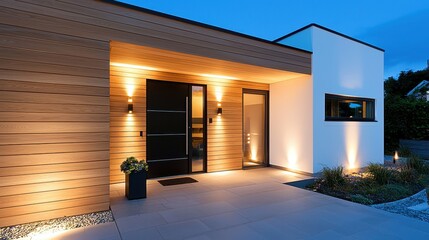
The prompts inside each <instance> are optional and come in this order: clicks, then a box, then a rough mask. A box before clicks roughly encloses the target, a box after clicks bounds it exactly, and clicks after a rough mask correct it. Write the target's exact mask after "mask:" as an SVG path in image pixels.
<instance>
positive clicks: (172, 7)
mask: <svg viewBox="0 0 429 240" xmlns="http://www.w3.org/2000/svg"><path fill="white" fill-rule="evenodd" d="M122 1H123V2H126V3H129V4H132V5H137V6H140V7H144V8H148V9H151V10H155V11H159V12H163V13H167V14H171V15H174V16H178V17H182V18H187V19H191V20H194V21H198V22H202V23H206V24H210V25H214V26H218V27H221V28H226V29H229V30H233V31H236V32H240V33H244V34H248V35H252V36H256V37H259V38H264V39H267V40H274V39H276V38H278V37H281V36H283V35H285V34H287V33H289V32H292V31H294V30H296V29H299V28H301V27H303V26H305V25H308V24H310V23H317V24H320V25H322V26H325V27H327V28H331V29H333V30H335V31H338V32H341V33H344V34H346V35H349V36H351V37H354V38H357V39H359V40H362V41H365V42H368V43H370V44H373V45H376V46H378V47H380V48H383V49H385V50H386V53H385V77H389V76H396V75H397V74H399V72H400V71H402V70H409V69H412V70H420V69H423V68H425V67H426V66H427V65H426V61H427V59H429V0H355V1H352V0H299V1H297V0H295V1H288V0H258V1H257V0H216V1H213V0H175V1H174V0H122Z"/></svg>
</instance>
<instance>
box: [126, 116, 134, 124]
mask: <svg viewBox="0 0 429 240" xmlns="http://www.w3.org/2000/svg"><path fill="white" fill-rule="evenodd" d="M126 124H127V126H134V115H133V114H127V117H126Z"/></svg>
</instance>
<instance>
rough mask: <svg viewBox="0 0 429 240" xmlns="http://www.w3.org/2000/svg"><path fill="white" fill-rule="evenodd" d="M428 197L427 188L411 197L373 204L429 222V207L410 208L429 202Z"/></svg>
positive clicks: (376, 206)
mask: <svg viewBox="0 0 429 240" xmlns="http://www.w3.org/2000/svg"><path fill="white" fill-rule="evenodd" d="M427 201H428V199H427V196H426V190H425V189H423V190H422V191H420V192H418V193H416V194H414V195H413V196H411V197H407V198H404V199H401V200H398V201H394V202H389V203H381V204H375V205H372V207H374V208H378V209H382V210H385V211H388V212H392V213H397V214H401V215H404V216H407V217H412V218H417V219H419V220H422V221H425V222H429V209H428V208H427V209H425V210H421V211H418V210H413V209H409V207H414V206H416V205H419V204H422V203H427Z"/></svg>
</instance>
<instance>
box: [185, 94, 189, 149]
mask: <svg viewBox="0 0 429 240" xmlns="http://www.w3.org/2000/svg"><path fill="white" fill-rule="evenodd" d="M188 118H189V114H188V97H186V127H185V131H186V132H185V135H186V139H185V141H186V155H188V151H189V145H188V144H189V139H188V134H189V133H188V126H189V122H188V121H189V119H188Z"/></svg>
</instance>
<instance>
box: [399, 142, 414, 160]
mask: <svg viewBox="0 0 429 240" xmlns="http://www.w3.org/2000/svg"><path fill="white" fill-rule="evenodd" d="M398 154H399V156H401V157H410V156H411V155H412V154H413V153H412V152H411V150H410V149H409V148H408V147H406V146H403V145H400V146H399V149H398Z"/></svg>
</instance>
